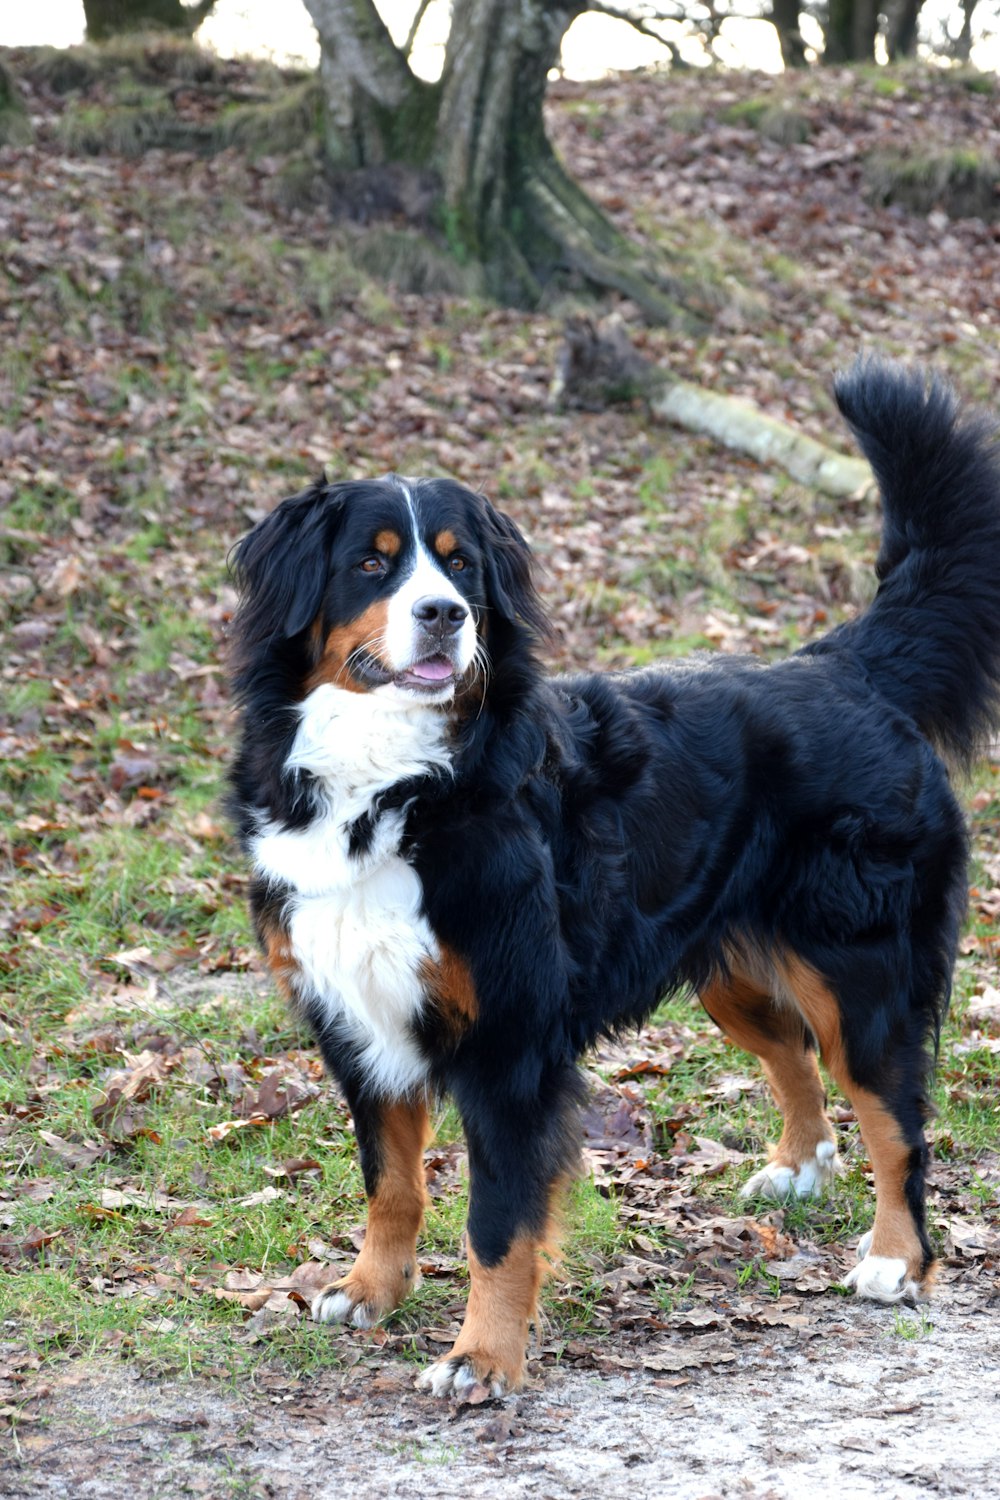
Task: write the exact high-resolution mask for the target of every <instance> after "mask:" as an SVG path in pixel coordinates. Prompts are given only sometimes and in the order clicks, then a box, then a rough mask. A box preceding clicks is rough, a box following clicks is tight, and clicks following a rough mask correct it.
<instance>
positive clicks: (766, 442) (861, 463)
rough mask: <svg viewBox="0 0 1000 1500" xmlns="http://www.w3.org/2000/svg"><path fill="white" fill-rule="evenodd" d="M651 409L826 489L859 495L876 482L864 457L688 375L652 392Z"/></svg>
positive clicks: (656, 414) (826, 492) (826, 491)
mask: <svg viewBox="0 0 1000 1500" xmlns="http://www.w3.org/2000/svg"><path fill="white" fill-rule="evenodd" d="M649 409H650V412H651V413H652V415H653V416H654V417H659V418H660V419H661V420H662V421H665V422H673V423H676V425H677V426H678V427H684V428H686V429H687V431H688V432H701V433H704V434H705V436H706V437H711V438H714V439H715V441H716V442H717V443H721V444H722V445H723V447H724V448H733V449H735V450H736V452H737V453H748V454H749V455H750V457H751V458H755V459H756V460H757V462H758V463H761V464H767V465H768V466H774V465H776V466H777V467H778V468H780V469H783V470H784V471H785V473H786V474H788V475H790V476H791V478H792V479H796V480H798V482H799V483H800V484H806V485H809V486H810V487H811V488H812V489H816V490H819V491H820V492H821V493H822V494H824V495H833V496H845V495H857V494H863V493H864V492H865V491H866V490H869V489H872V488H873V487H874V484H875V480H874V478H873V476H872V471H871V469H870V468H869V467H868V464H867V463H866V462H865V460H864V459H863V458H853V457H849V456H848V455H847V454H844V453H838V452H837V451H836V449H835V448H828V447H827V446H826V444H825V443H820V442H817V441H816V439H815V438H811V437H807V436H806V434H805V433H804V432H799V431H798V430H797V429H796V428H794V427H791V426H790V425H789V424H788V423H787V422H782V421H779V419H778V418H777V417H769V416H768V415H767V413H766V412H762V411H759V410H758V409H757V408H756V407H755V406H751V404H750V403H749V401H741V400H740V399H739V398H738V397H737V396H723V395H720V394H719V393H718V392H717V391H708V390H705V389H704V387H703V386H700V385H691V384H690V382H689V381H687V380H670V381H668V382H667V383H666V384H664V385H663V386H662V387H661V388H660V390H659V391H657V392H656V394H655V395H652V397H651V399H650V402H649Z"/></svg>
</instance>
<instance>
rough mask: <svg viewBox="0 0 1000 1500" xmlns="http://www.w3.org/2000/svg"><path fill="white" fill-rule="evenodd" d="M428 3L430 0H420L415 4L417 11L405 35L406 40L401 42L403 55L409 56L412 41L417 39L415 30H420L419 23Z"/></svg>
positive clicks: (411, 49) (425, 12)
mask: <svg viewBox="0 0 1000 1500" xmlns="http://www.w3.org/2000/svg"><path fill="white" fill-rule="evenodd" d="M430 3H431V0H420V4H419V5H418V6H417V13H416V15H415V16H414V17H413V21H412V24H411V26H410V29H409V31H408V32H407V35H406V41H405V42H404V43H403V49H402V50H403V56H404V57H409V55H410V53H411V52H412V51H413V43H414V42H415V41H416V40H417V32H418V31H419V30H420V23H421V21H422V20H423V19H424V16H425V15H426V14H427V10H428V7H429V6H430Z"/></svg>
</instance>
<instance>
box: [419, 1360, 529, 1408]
mask: <svg viewBox="0 0 1000 1500" xmlns="http://www.w3.org/2000/svg"><path fill="white" fill-rule="evenodd" d="M479 1384H480V1381H479V1377H478V1376H477V1375H476V1372H475V1370H474V1369H473V1368H472V1365H471V1364H470V1363H469V1361H468V1360H467V1359H439V1360H437V1361H436V1362H435V1363H434V1364H433V1365H428V1366H427V1369H426V1370H422V1371H421V1372H420V1374H419V1375H418V1376H417V1390H418V1391H424V1392H427V1391H429V1392H430V1393H431V1395H432V1396H457V1397H458V1399H459V1400H460V1401H461V1400H462V1399H463V1398H464V1397H465V1396H468V1395H469V1393H470V1392H471V1391H473V1390H475V1388H476V1386H477V1385H479ZM487 1389H488V1391H489V1393H490V1395H491V1396H502V1395H503V1394H504V1392H505V1391H506V1389H507V1382H506V1380H505V1379H504V1378H503V1376H502V1375H495V1376H494V1377H493V1379H492V1380H490V1382H489V1384H488V1386H487Z"/></svg>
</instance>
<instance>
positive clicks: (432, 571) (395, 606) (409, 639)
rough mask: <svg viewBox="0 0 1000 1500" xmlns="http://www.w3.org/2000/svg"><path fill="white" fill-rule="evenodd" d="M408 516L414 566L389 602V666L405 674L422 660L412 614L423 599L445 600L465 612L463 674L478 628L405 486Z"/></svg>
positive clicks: (460, 644) (460, 640)
mask: <svg viewBox="0 0 1000 1500" xmlns="http://www.w3.org/2000/svg"><path fill="white" fill-rule="evenodd" d="M400 489H401V490H402V492H403V497H404V499H405V500H406V508H407V512H408V515H409V524H410V539H411V541H412V544H413V545H412V550H411V549H406V550H408V551H410V555H411V556H412V557H413V567H412V568H411V570H410V572H409V573H408V574H407V576H406V577H405V578H404V579H403V581H402V582H401V584H400V586H399V588H398V589H397V590H396V592H395V593H394V594H393V595H392V597H391V598H390V600H389V608H388V616H387V620H386V630H385V644H386V655H387V657H388V664H389V666H390V667H391V668H392V670H393V671H395V672H403V671H405V670H406V669H407V668H408V667H410V666H412V665H413V663H414V661H417V660H419V654H418V651H417V633H418V625H417V621H416V620H415V618H414V615H413V608H414V605H415V604H417V603H418V602H419V601H420V600H421V599H443V600H447V602H448V603H449V604H460V605H461V606H462V608H463V609H464V610H465V611H466V616H465V619H464V620H463V622H462V625H461V628H460V629H459V631H458V637H457V652H456V658H455V666H456V669H457V671H458V672H459V673H461V672H464V671H465V669H466V668H467V667H468V666H469V664H470V662H471V661H472V658H473V656H474V655H475V650H476V626H475V621H474V620H473V618H472V611H471V610H470V609H469V606H468V604H467V603H466V601H465V599H463V597H462V595H461V594H460V593H459V591H458V589H457V588H456V587H455V585H454V584H453V583H452V581H451V579H450V578H449V577H448V575H447V573H445V572H444V570H443V569H442V567H441V564H440V559H437V558H435V557H433V556H432V555H431V553H430V552H428V550H427V548H426V547H425V546H424V544H423V541H422V540H421V536H420V529H419V527H418V525H417V513H416V507H415V506H414V504H413V496H412V495H411V493H410V491H409V489H408V488H407V487H406V485H400Z"/></svg>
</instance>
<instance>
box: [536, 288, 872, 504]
mask: <svg viewBox="0 0 1000 1500" xmlns="http://www.w3.org/2000/svg"><path fill="white" fill-rule="evenodd" d="M636 397H641V399H642V400H644V401H645V402H646V404H647V406H648V407H649V412H650V415H651V416H652V417H654V418H657V419H659V420H660V421H663V422H672V423H674V424H675V425H676V426H678V427H684V428H686V429H687V431H689V432H699V433H703V434H704V435H705V436H706V437H711V438H714V439H715V441H716V442H717V443H721V444H722V445H723V447H725V448H732V449H734V450H735V451H736V452H737V453H747V454H749V455H750V457H751V458H755V459H756V460H757V462H758V463H761V464H766V465H768V466H769V467H777V468H780V469H783V470H784V472H785V473H786V474H789V475H790V476H791V478H792V479H796V480H798V482H799V483H800V484H805V485H809V486H810V487H811V488H812V489H816V490H819V491H820V492H821V493H822V494H824V495H832V496H837V497H843V496H849V495H860V494H864V493H865V492H866V491H867V490H871V489H873V488H874V485H875V481H874V478H873V476H872V471H871V469H870V468H869V467H868V464H867V463H866V462H865V461H864V459H861V458H855V457H851V456H849V455H847V454H844V453H838V452H837V450H836V449H835V448H828V447H827V446H826V444H825V443H820V442H817V440H816V439H815V438H811V437H807V436H806V435H805V433H802V432H799V431H798V430H797V429H796V428H794V427H792V426H790V425H789V424H788V423H787V422H782V421H780V420H779V419H778V418H777V417H769V416H768V415H767V413H766V412H762V411H760V410H758V408H757V407H755V406H752V405H751V404H750V402H748V401H742V400H740V399H739V397H737V396H726V395H722V394H720V393H719V392H718V391H709V390H706V389H705V388H704V387H703V386H700V385H692V384H691V382H690V381H687V380H678V379H676V378H675V377H674V376H672V375H671V374H670V373H669V372H668V371H666V370H663V369H660V368H659V367H658V366H656V365H653V364H650V362H649V360H647V359H645V358H644V357H643V356H642V355H641V354H639V353H638V351H637V350H635V349H633V347H632V345H631V344H630V343H629V340H628V337H627V335H626V333H625V330H624V327H623V326H622V324H621V321H620V320H618V319H608V320H607V321H606V322H605V323H604V324H603V325H602V326H601V327H599V328H598V327H595V326H594V324H593V323H592V322H591V321H590V320H589V319H587V318H571V319H570V320H569V321H568V323H567V325H566V340H565V343H564V345H563V348H562V351H561V353H560V356H559V364H558V368H557V371H556V376H555V379H554V381H553V384H552V399H553V401H555V402H557V403H559V404H561V405H565V406H580V407H584V408H585V409H588V410H598V409H600V408H601V407H603V406H609V405H612V404H614V403H615V402H617V401H632V400H634V399H635V398H636Z"/></svg>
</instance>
